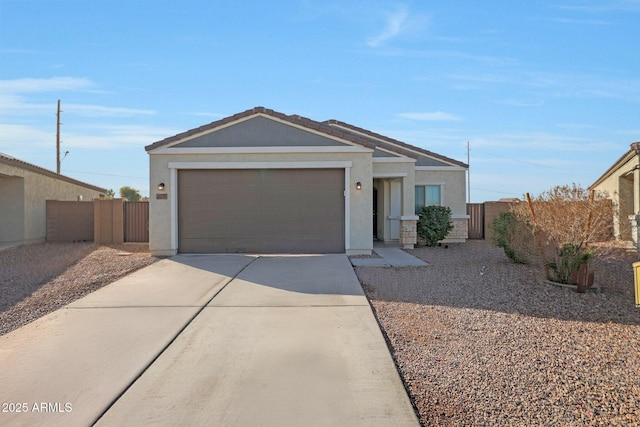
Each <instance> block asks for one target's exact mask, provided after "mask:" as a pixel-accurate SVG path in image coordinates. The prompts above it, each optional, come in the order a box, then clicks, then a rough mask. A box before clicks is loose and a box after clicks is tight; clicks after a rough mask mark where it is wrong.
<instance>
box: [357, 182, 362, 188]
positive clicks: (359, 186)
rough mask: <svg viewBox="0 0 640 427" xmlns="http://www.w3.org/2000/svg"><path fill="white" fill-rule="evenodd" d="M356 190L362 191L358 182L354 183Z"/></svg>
mask: <svg viewBox="0 0 640 427" xmlns="http://www.w3.org/2000/svg"><path fill="white" fill-rule="evenodd" d="M356 190H362V183H361V182H360V181H358V182H356Z"/></svg>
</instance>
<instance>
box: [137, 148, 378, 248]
mask: <svg viewBox="0 0 640 427" xmlns="http://www.w3.org/2000/svg"><path fill="white" fill-rule="evenodd" d="M342 161H351V162H352V166H351V168H349V172H348V173H349V185H348V186H347V188H346V190H347V192H348V196H349V217H348V218H347V219H348V223H349V234H348V236H347V237H348V244H347V252H348V253H353V254H356V253H370V251H371V249H372V247H373V241H372V239H371V229H372V227H373V224H372V218H371V205H372V203H373V188H372V179H371V174H372V170H371V153H370V152H355V153H236V154H229V153H224V154H220V153H218V154H154V153H150V154H149V179H150V182H149V186H150V192H149V194H150V197H149V199H150V202H149V249H150V250H151V251H152V253H154V254H157V255H172V254H175V253H176V251H177V247H176V240H175V237H176V236H177V235H176V234H175V233H177V232H178V230H177V207H176V203H177V194H176V193H175V188H174V187H175V184H176V179H177V172H176V170H175V169H173V171H174V172H173V176H172V170H171V169H170V168H169V163H170V162H200V163H203V162H224V163H226V164H228V163H231V162H342ZM161 182H162V183H164V184H165V188H164V190H163V191H160V190H158V188H157V187H158V184H159V183H161ZM357 182H361V183H362V189H361V190H356V183H357ZM158 194H166V195H167V198H166V199H158V198H157V195H158ZM172 230H173V231H172ZM172 233H173V236H172Z"/></svg>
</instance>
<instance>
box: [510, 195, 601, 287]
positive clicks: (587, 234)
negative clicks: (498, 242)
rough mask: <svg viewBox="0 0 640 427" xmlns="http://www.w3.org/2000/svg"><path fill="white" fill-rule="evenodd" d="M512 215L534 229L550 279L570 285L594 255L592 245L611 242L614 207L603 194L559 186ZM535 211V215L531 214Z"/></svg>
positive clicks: (514, 208) (515, 208) (524, 204)
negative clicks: (571, 278) (577, 269)
mask: <svg viewBox="0 0 640 427" xmlns="http://www.w3.org/2000/svg"><path fill="white" fill-rule="evenodd" d="M512 211H513V212H514V213H515V215H516V216H517V217H518V218H519V219H520V220H521V221H522V222H523V223H525V224H528V226H529V227H530V228H531V231H532V233H533V234H534V235H535V236H536V238H537V239H539V240H538V245H539V253H540V255H541V257H542V258H543V263H544V266H545V271H546V273H547V275H548V277H547V278H548V279H550V280H555V281H558V282H561V283H568V281H569V279H570V276H571V272H572V270H574V269H575V268H577V267H578V266H579V265H580V264H582V263H585V262H587V261H588V259H589V258H590V256H591V255H592V254H593V251H592V249H590V248H589V246H588V244H589V243H595V242H602V241H607V240H610V239H611V226H612V221H613V206H612V203H611V201H610V200H607V198H606V194H604V193H599V194H595V193H590V192H589V191H588V190H587V189H584V188H582V187H581V186H580V185H577V184H572V185H560V186H556V187H554V188H552V189H551V190H548V191H545V192H543V193H541V194H540V195H539V196H537V197H535V198H533V199H532V203H531V206H529V205H528V204H527V203H521V204H519V205H514V206H513V207H512ZM532 211H533V212H532Z"/></svg>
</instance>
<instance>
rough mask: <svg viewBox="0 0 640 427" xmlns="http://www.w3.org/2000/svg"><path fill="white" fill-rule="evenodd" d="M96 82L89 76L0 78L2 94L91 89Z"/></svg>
mask: <svg viewBox="0 0 640 427" xmlns="http://www.w3.org/2000/svg"><path fill="white" fill-rule="evenodd" d="M94 86H95V84H94V82H93V81H91V80H90V79H87V78H78V77H51V78H48V79H34V78H22V79H13V80H0V94H6V93H35V92H54V91H64V90H68V91H71V90H83V89H91V88H93V87H94Z"/></svg>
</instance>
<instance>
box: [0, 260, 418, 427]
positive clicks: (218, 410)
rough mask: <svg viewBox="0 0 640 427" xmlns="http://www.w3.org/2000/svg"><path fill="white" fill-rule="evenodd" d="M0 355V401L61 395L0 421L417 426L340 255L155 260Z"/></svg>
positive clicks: (32, 328) (7, 345)
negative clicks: (49, 408)
mask: <svg viewBox="0 0 640 427" xmlns="http://www.w3.org/2000/svg"><path fill="white" fill-rule="evenodd" d="M218 292H219V293H218ZM212 297H213V299H212ZM209 301H210V302H209ZM207 302H208V304H207ZM205 304H206V305H205ZM0 364H1V365H0V366H2V367H3V369H2V372H1V373H0V385H1V387H0V398H2V401H3V402H26V403H28V404H29V405H32V404H34V403H40V402H50V403H58V404H59V406H60V407H61V408H62V411H53V412H45V413H42V412H34V411H33V409H32V408H31V407H29V411H27V413H13V414H7V413H0V424H2V425H91V424H92V423H94V422H95V421H96V420H98V421H97V424H98V425H106V426H109V425H143V424H154V425H265V426H271V425H274V426H276V425H277V426H287V425H335V426H341V425H344V426H352V425H356V426H357V425H363V426H364V425H367V426H370V425H374V426H375V425H381V426H382V425H384V426H387V425H398V426H402V425H411V426H416V425H418V421H417V418H416V416H415V413H414V412H413V408H412V407H411V404H410V401H409V399H408V397H407V394H406V392H405V390H404V388H403V386H402V383H401V381H400V378H399V375H398V373H397V371H396V368H395V365H394V364H393V360H392V358H391V356H390V354H389V351H388V349H387V347H386V343H385V341H384V338H383V336H382V334H381V332H380V330H379V328H378V325H377V322H376V321H375V318H374V317H373V313H372V312H371V308H370V306H369V304H368V302H367V300H366V298H365V296H364V295H363V293H362V289H361V288H360V285H359V283H358V281H357V278H356V277H355V274H354V273H353V270H352V268H351V266H350V265H349V262H348V260H347V257H346V256H344V255H322V256H266V257H250V256H241V255H237V256H235V255H218V256H215V255H214V256H192V257H190V256H179V257H174V258H172V259H169V260H163V261H161V262H159V263H156V264H154V265H152V266H151V267H148V268H147V269H144V270H141V271H139V272H138V273H135V274H134V275H131V276H128V277H126V278H124V279H122V280H121V281H118V282H116V283H114V284H112V285H109V286H107V287H105V288H103V289H102V290H100V291H98V292H95V293H94V294H91V295H90V296H88V297H86V298H84V299H82V300H79V301H78V302H76V303H74V304H72V305H70V306H69V307H68V308H66V309H64V310H59V311H57V312H55V313H53V314H52V315H50V316H47V317H46V318H43V319H40V320H38V321H36V322H34V323H32V324H30V325H28V326H27V327H25V328H21V329H19V330H17V331H14V332H12V333H10V334H8V335H6V336H4V337H0ZM66 403H69V404H71V405H72V410H71V411H68V412H64V409H65V406H64V405H65V404H66ZM53 409H55V408H53Z"/></svg>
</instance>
